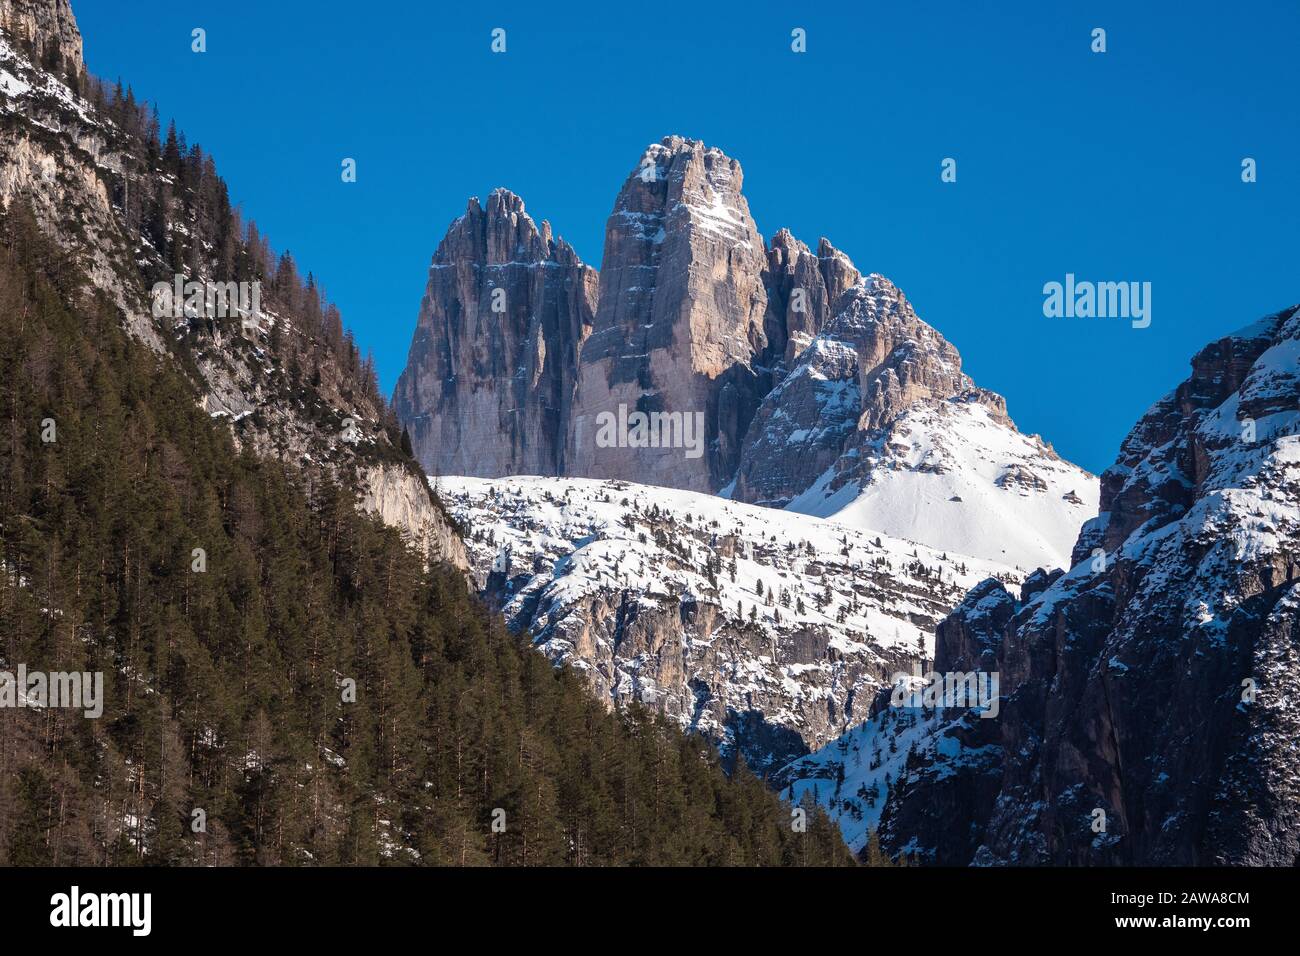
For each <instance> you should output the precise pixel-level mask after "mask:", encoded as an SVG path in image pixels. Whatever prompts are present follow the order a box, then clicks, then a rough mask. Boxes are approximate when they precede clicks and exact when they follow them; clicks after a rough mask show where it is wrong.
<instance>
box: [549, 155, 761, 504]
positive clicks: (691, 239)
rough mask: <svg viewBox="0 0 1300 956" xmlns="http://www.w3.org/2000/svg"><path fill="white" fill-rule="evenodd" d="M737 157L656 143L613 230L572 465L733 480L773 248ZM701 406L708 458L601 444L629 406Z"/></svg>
mask: <svg viewBox="0 0 1300 956" xmlns="http://www.w3.org/2000/svg"><path fill="white" fill-rule="evenodd" d="M742 180H743V175H742V172H741V168H740V164H739V163H738V162H736V161H735V160H734V159H731V158H730V157H728V156H727V155H725V154H724V153H723V152H722V151H721V150H719V149H716V148H710V147H706V146H705V145H704V144H703V143H701V142H699V141H696V140H689V139H683V138H682V137H679V136H670V137H667V138H665V139H664V140H663V142H662V143H657V144H654V145H652V146H650V147H649V148H648V149H647V150H646V151H645V153H644V155H643V156H642V157H641V161H640V162H639V163H638V165H637V167H636V168H635V169H634V170H632V172H631V173H630V174H629V176H628V178H627V181H626V182H625V183H624V185H623V189H622V191H621V192H620V193H619V196H618V200H617V202H616V203H615V205H614V211H613V213H612V214H611V215H610V217H609V221H608V224H607V226H606V232H605V253H604V261H603V263H602V267H601V280H600V301H599V305H598V307H597V310H596V318H595V323H594V325H593V328H592V333H591V336H590V337H589V338H588V339H587V341H586V343H585V344H584V345H583V349H582V357H581V361H580V363H579V370H578V388H577V393H576V398H575V410H574V417H573V428H572V431H571V436H570V439H571V444H570V453H569V469H568V470H569V473H570V474H573V475H582V476H585V477H593V478H618V479H625V480H636V481H642V482H647V483H650V484H658V485H665V486H669V487H674V488H685V489H689V490H694V491H710V492H712V491H717V490H719V489H720V488H722V487H723V486H724V485H725V484H727V483H728V482H729V481H730V480H731V475H732V473H733V472H734V471H735V467H736V463H737V461H738V460H739V455H740V440H741V437H742V436H743V435H744V433H745V430H746V428H748V426H749V421H750V419H751V418H752V417H753V413H754V411H755V409H757V407H758V403H759V401H760V400H761V398H762V396H763V394H764V393H765V392H766V391H767V390H768V388H770V387H771V380H770V377H769V376H767V375H765V373H764V371H763V370H762V369H760V368H758V367H756V365H755V361H754V359H755V356H756V355H758V354H759V353H761V352H763V351H764V350H765V349H766V348H767V339H766V334H765V331H764V320H765V314H766V311H767V292H766V289H765V288H764V272H765V269H766V265H767V251H766V249H765V248H764V244H763V240H762V238H761V237H760V236H759V233H758V229H757V227H756V226H755V225H754V220H753V217H752V216H750V214H749V205H748V203H747V202H746V201H745V197H744V196H743V195H742V194H741V184H742ZM620 406H623V407H624V408H626V409H628V410H629V411H632V412H635V411H641V412H646V413H653V412H665V413H681V414H682V415H686V416H699V418H698V419H696V418H694V417H693V418H692V421H695V420H700V421H702V422H703V426H704V442H703V449H702V452H701V453H699V454H698V457H692V456H688V455H687V454H686V453H685V452H686V449H684V448H682V447H660V448H645V447H630V446H628V445H624V444H623V443H621V442H618V443H613V444H612V447H602V445H610V444H611V443H609V442H604V443H602V442H600V441H598V439H599V437H600V433H599V430H598V429H599V418H600V416H601V415H602V414H603V413H609V414H610V415H617V414H618V410H619V407H620Z"/></svg>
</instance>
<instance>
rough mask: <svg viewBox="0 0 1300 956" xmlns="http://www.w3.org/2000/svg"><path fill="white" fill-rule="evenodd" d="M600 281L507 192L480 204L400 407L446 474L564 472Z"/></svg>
mask: <svg viewBox="0 0 1300 956" xmlns="http://www.w3.org/2000/svg"><path fill="white" fill-rule="evenodd" d="M596 284H597V277H596V272H595V270H594V269H591V268H589V267H588V266H586V265H584V264H583V263H582V261H581V260H580V259H579V258H578V256H577V254H576V253H575V252H574V250H573V248H572V247H571V246H569V245H568V243H566V242H564V241H563V240H555V239H552V238H551V227H550V224H549V223H546V222H543V223H542V224H541V227H540V228H539V227H538V226H537V225H536V223H534V221H533V219H532V218H531V217H530V216H529V215H528V214H527V213H526V212H525V211H524V203H523V200H521V199H520V198H519V197H518V196H516V195H514V194H513V193H511V192H509V191H508V190H504V189H498V190H496V191H495V192H493V193H492V195H491V196H489V197H488V201H487V206H486V208H484V207H483V206H481V205H480V204H479V201H478V199H477V198H474V199H471V200H470V202H469V206H468V208H467V209H466V210H465V214H464V215H463V216H461V217H460V218H459V219H457V220H456V221H455V222H454V223H452V225H451V228H450V229H449V230H448V232H447V235H446V237H445V238H444V239H443V240H442V242H441V243H440V244H439V246H438V250H437V252H436V253H435V254H434V257H433V263H432V265H431V266H430V267H429V280H428V284H427V286H426V288H425V294H424V299H423V301H422V302H421V305H420V315H419V320H418V323H417V326H416V330H415V337H414V339H413V341H412V342H411V349H410V354H409V357H408V359H407V365H406V369H405V370H404V371H403V372H402V376H401V378H400V379H399V380H398V383H397V388H396V390H395V393H394V397H393V401H394V405H395V407H396V411H397V415H398V417H399V419H400V420H401V421H402V423H403V424H404V425H405V426H406V428H407V430H408V431H409V433H410V436H411V442H412V447H413V449H414V451H415V455H416V457H417V458H418V459H419V461H420V462H421V463H422V464H423V465H424V467H425V468H426V469H428V470H429V471H431V472H434V473H436V474H456V475H475V476H479V477H500V476H503V475H516V474H536V475H556V474H562V473H563V472H564V468H565V463H564V453H565V446H566V436H567V431H568V422H569V411H570V409H569V406H570V401H571V398H572V392H573V384H574V378H575V374H576V368H577V360H578V350H579V348H580V346H581V344H582V341H583V338H584V337H585V336H586V334H587V331H588V329H589V328H590V325H591V321H592V313H593V311H594V308H595V302H596Z"/></svg>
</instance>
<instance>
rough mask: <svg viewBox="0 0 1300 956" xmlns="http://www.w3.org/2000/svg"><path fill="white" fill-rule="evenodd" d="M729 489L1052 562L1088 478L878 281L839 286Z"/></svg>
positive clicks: (1028, 564) (998, 556)
mask: <svg viewBox="0 0 1300 956" xmlns="http://www.w3.org/2000/svg"><path fill="white" fill-rule="evenodd" d="M731 494H732V495H733V496H734V497H737V498H739V499H741V500H745V501H752V502H756V503H758V504H766V505H771V506H774V507H785V508H789V509H791V510H793V511H800V512H804V513H807V514H814V515H818V516H821V517H827V518H834V519H836V520H837V521H840V522H842V523H846V524H852V525H856V526H858V527H863V528H868V529H872V530H877V531H881V532H884V533H886V534H892V535H898V536H902V537H907V538H911V539H914V540H917V541H922V542H924V543H926V544H929V545H930V546H932V547H936V548H940V549H948V550H952V551H958V552H961V553H963V554H973V555H979V556H981V557H984V558H987V559H989V560H993V561H1000V562H1003V563H1008V564H1013V565H1016V566H1018V567H1020V568H1022V569H1023V570H1024V571H1025V572H1026V573H1027V572H1029V571H1032V570H1033V569H1035V568H1038V567H1041V566H1046V567H1055V566H1058V565H1061V564H1064V563H1065V561H1066V559H1067V558H1068V556H1069V550H1070V545H1071V543H1072V542H1073V540H1074V536H1075V534H1076V532H1077V531H1078V528H1079V525H1081V524H1082V523H1083V522H1084V521H1086V520H1088V519H1089V518H1091V517H1092V516H1093V515H1095V514H1096V513H1097V496H1098V488H1097V479H1096V478H1095V477H1094V476H1092V475H1090V474H1088V473H1087V472H1086V471H1084V470H1083V469H1081V468H1078V467H1076V466H1075V465H1072V464H1070V463H1069V462H1067V461H1064V460H1062V459H1061V458H1060V457H1059V456H1058V455H1057V454H1056V452H1055V451H1053V450H1052V448H1051V446H1049V445H1047V444H1046V443H1044V442H1043V441H1042V439H1040V438H1039V437H1038V436H1036V435H1024V434H1022V433H1021V432H1020V431H1018V430H1017V429H1016V426H1015V424H1014V423H1013V422H1012V421H1011V419H1010V417H1009V416H1008V415H1007V411H1006V402H1005V401H1004V400H1003V399H1002V397H1001V396H1000V395H997V394H995V393H993V392H990V391H988V390H986V389H981V388H979V387H978V386H976V385H975V383H974V382H972V381H971V379H970V377H969V376H967V375H965V374H964V373H963V372H962V369H961V356H960V355H959V354H958V352H957V350H956V348H954V347H953V346H952V344H951V343H949V342H948V341H947V340H946V339H944V338H943V336H942V335H940V334H939V333H938V332H937V331H936V330H935V329H934V328H932V327H931V326H929V325H927V324H926V323H925V322H923V321H921V319H920V318H919V317H918V316H917V315H916V312H915V311H914V310H913V308H912V306H911V304H910V303H909V302H908V301H907V298H906V297H905V296H904V295H903V293H902V292H901V291H900V290H899V289H898V288H897V287H896V286H894V284H893V283H891V282H890V281H889V280H888V279H886V278H884V277H883V276H879V275H870V276H867V277H866V278H865V279H864V280H862V281H860V282H858V283H857V284H856V285H854V286H852V287H851V288H849V289H848V290H847V291H846V292H845V293H844V294H843V295H842V296H841V297H840V299H839V301H838V302H837V304H836V306H835V315H834V318H833V319H832V320H831V321H830V323H829V324H828V325H827V326H826V328H825V329H824V330H823V331H822V332H821V333H820V334H819V335H818V336H817V337H816V338H815V339H813V341H812V342H811V343H810V344H809V346H808V347H807V348H806V349H804V350H803V352H802V353H800V354H799V356H798V357H797V359H796V361H795V364H794V367H793V368H792V369H791V371H790V372H789V374H788V375H786V377H785V378H784V379H783V380H782V381H781V382H780V384H778V385H777V386H776V388H774V389H773V390H772V391H771V392H770V393H769V394H768V395H767V397H766V398H765V399H764V400H763V404H762V406H761V407H760V408H759V410H758V413H757V414H756V415H755V417H754V422H753V424H752V425H751V426H750V429H749V434H748V436H747V437H746V439H745V447H744V450H743V452H742V456H741V463H740V467H739V470H738V472H737V477H736V481H735V483H734V485H733V487H732V488H731Z"/></svg>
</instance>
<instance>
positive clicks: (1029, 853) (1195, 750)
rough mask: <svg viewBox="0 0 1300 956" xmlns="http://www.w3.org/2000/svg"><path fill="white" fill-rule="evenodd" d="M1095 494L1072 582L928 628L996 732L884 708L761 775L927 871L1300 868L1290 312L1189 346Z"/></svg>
mask: <svg viewBox="0 0 1300 956" xmlns="http://www.w3.org/2000/svg"><path fill="white" fill-rule="evenodd" d="M1101 504H1102V511H1101V514H1100V516H1099V517H1098V518H1096V519H1095V520H1093V521H1090V522H1089V523H1088V524H1087V525H1085V526H1084V528H1083V529H1082V531H1081V532H1080V535H1079V538H1078V541H1077V543H1076V546H1075V549H1074V554H1073V557H1072V562H1071V564H1072V566H1071V568H1070V570H1068V571H1065V572H1061V571H1056V572H1053V573H1052V574H1038V575H1034V576H1033V577H1031V579H1030V580H1028V581H1027V582H1026V583H1025V586H1024V587H1023V589H1022V590H1021V592H1020V593H1019V594H1018V595H1013V594H1012V593H1010V592H1009V591H1008V590H1007V589H1006V588H1005V587H1004V586H1003V585H1002V584H1001V583H1000V582H995V581H988V582H984V583H983V584H981V585H980V586H979V587H978V588H976V589H975V590H974V591H972V592H971V593H970V594H969V595H967V596H966V598H965V599H964V600H963V602H962V604H961V605H960V607H959V608H958V609H957V610H956V611H955V612H954V613H953V614H952V615H951V616H950V617H948V618H947V619H946V620H944V621H943V622H942V623H941V624H940V625H939V627H938V629H937V634H936V653H935V657H936V661H935V670H936V671H939V672H949V671H951V672H969V671H977V670H978V671H993V672H997V673H999V675H1000V707H999V713H998V716H997V719H984V718H982V717H978V716H975V715H974V714H973V712H971V711H953V710H948V711H944V712H943V713H942V714H941V715H938V716H936V715H935V714H934V713H933V712H931V713H930V714H928V717H929V719H928V720H925V721H918V722H916V723H915V724H912V723H911V722H910V718H908V717H907V716H906V714H905V713H903V712H900V713H898V714H895V715H894V716H892V717H887V718H885V719H884V720H883V721H880V720H877V721H876V722H875V723H873V724H868V725H865V726H864V727H862V728H860V729H858V730H855V731H853V732H852V733H851V734H850V735H849V736H848V737H846V738H845V741H846V743H845V747H844V752H843V753H841V752H840V747H839V744H837V743H833V744H831V745H830V746H829V747H827V748H824V749H823V750H822V751H821V752H819V753H817V754H815V755H812V756H810V757H807V758H804V759H802V760H799V761H797V762H796V763H795V764H793V765H792V766H790V767H787V768H784V769H783V770H782V771H781V772H779V773H778V774H777V775H776V779H778V780H780V781H781V782H783V783H784V784H785V785H786V786H791V785H793V788H794V792H795V793H796V794H802V793H804V792H805V791H810V790H811V786H812V785H813V784H814V783H815V784H816V785H817V787H818V790H817V797H818V799H819V801H820V802H821V803H823V805H826V806H828V807H830V808H831V809H832V812H834V813H836V814H838V815H839V816H840V818H841V825H842V827H843V828H844V829H845V832H846V834H848V835H849V836H850V837H851V838H853V839H861V838H862V834H863V826H864V824H863V820H866V821H868V823H869V822H870V818H871V815H872V814H874V815H875V819H876V820H878V824H879V832H880V836H881V841H882V844H883V845H884V847H885V849H886V850H887V851H889V852H893V853H899V852H906V853H909V854H911V855H913V856H914V857H916V858H917V859H919V860H922V861H927V862H935V863H942V864H959V865H960V864H966V863H976V864H1044V863H1049V864H1088V865H1115V864H1148V865H1152V864H1154V865H1167V864H1183V865H1186V864H1197V865H1203V864H1217V865H1222V864H1236V865H1241V864H1249V865H1292V864H1294V863H1295V861H1296V860H1297V859H1300V810H1297V807H1300V784H1297V780H1300V761H1298V760H1297V757H1296V752H1295V742H1296V740H1297V739H1300V707H1298V706H1297V704H1296V701H1297V699H1300V658H1298V657H1297V648H1300V309H1294V308H1293V309H1288V310H1285V311H1283V312H1280V313H1278V314H1276V315H1273V316H1270V317H1268V318H1266V319H1264V320H1262V321H1260V322H1257V323H1255V324H1254V325H1252V326H1250V327H1249V328H1247V329H1244V330H1242V331H1241V332H1238V333H1236V334H1234V335H1230V336H1227V337H1225V338H1223V339H1221V340H1219V341H1217V342H1213V343H1211V344H1210V345H1208V346H1207V347H1206V348H1204V349H1202V350H1201V352H1200V353H1198V354H1197V355H1196V356H1195V357H1194V358H1193V360H1192V374H1191V376H1190V377H1189V378H1188V379H1187V380H1186V381H1185V382H1184V383H1183V384H1182V385H1180V386H1179V387H1178V388H1177V389H1176V390H1175V391H1174V392H1172V393H1171V394H1169V395H1167V396H1165V397H1164V398H1162V399H1161V400H1160V401H1158V402H1157V403H1156V404H1155V405H1154V406H1153V407H1152V408H1151V409H1150V410H1149V411H1148V412H1147V413H1146V415H1144V416H1143V418H1142V419H1141V420H1140V421H1139V422H1138V424H1137V425H1136V426H1135V427H1134V429H1133V431H1132V432H1131V433H1130V434H1129V436H1128V438H1127V439H1126V440H1125V441H1124V443H1123V445H1122V447H1121V450H1120V454H1119V457H1118V459H1117V460H1116V462H1115V464H1114V465H1113V466H1112V467H1111V468H1110V469H1108V470H1107V471H1106V473H1105V474H1104V475H1103V476H1102V500H1101ZM900 725H901V726H902V727H903V728H904V729H905V731H906V733H903V732H901V731H900V729H899V728H900ZM891 741H893V743H892V746H891ZM855 747H856V752H855ZM882 748H883V749H884V750H885V751H886V752H889V753H890V754H891V756H892V755H894V754H895V752H896V751H903V752H907V751H910V756H908V757H907V759H906V761H905V763H904V764H903V765H901V766H900V765H899V763H898V762H897V760H895V761H894V763H893V764H891V765H890V766H888V767H885V768H883V769H884V770H885V772H887V773H889V774H890V780H889V781H884V780H883V778H881V777H880V774H879V769H880V768H877V769H874V770H869V771H864V770H862V769H861V768H860V767H859V765H858V762H857V754H858V753H861V752H864V751H867V752H872V753H874V752H875V751H876V750H879V749H882ZM841 775H842V776H843V783H842V784H840V783H839V780H840V777H841ZM824 781H833V782H834V784H833V785H832V786H827V785H826V783H824ZM872 784H879V785H880V792H881V799H877V800H876V805H875V806H874V807H864V806H863V805H862V804H861V798H860V797H858V796H857V793H858V789H859V787H863V786H865V789H866V790H867V792H871V788H872ZM886 784H887V786H886ZM886 791H887V792H886ZM845 794H847V795H848V796H847V797H846V796H845ZM859 816H861V819H859Z"/></svg>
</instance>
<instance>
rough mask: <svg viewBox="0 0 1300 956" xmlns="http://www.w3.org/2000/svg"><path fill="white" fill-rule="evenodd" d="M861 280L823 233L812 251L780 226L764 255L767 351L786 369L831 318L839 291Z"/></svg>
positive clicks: (841, 292)
mask: <svg viewBox="0 0 1300 956" xmlns="http://www.w3.org/2000/svg"><path fill="white" fill-rule="evenodd" d="M861 278H862V273H860V272H858V270H857V268H855V267H854V265H853V263H852V262H851V261H850V260H849V257H848V256H846V255H845V254H844V253H842V252H840V251H839V250H838V249H836V248H835V247H834V246H832V245H831V243H830V240H828V239H826V238H825V237H823V238H822V240H821V242H819V243H818V245H817V253H816V255H814V254H813V253H812V252H811V251H810V250H809V249H808V247H807V246H806V245H804V244H803V243H802V242H800V241H799V240H798V239H796V238H795V237H794V235H793V234H792V233H791V232H790V230H789V229H782V230H781V231H780V232H778V233H777V234H776V235H775V236H773V237H772V245H771V247H770V248H769V249H768V253H767V277H766V284H767V298H768V310H767V314H768V321H767V324H766V331H767V341H768V351H769V355H770V356H771V358H772V359H773V360H775V361H777V362H780V363H782V364H783V365H784V367H785V368H789V367H791V366H792V365H793V363H794V360H795V358H796V357H797V356H798V355H799V353H800V352H802V351H803V350H804V349H805V348H807V347H808V344H809V343H810V342H811V341H812V340H813V338H814V337H815V336H816V335H817V333H818V332H820V331H821V330H822V329H824V328H825V327H826V325H827V323H828V322H829V321H830V320H831V315H832V309H833V307H834V305H835V303H836V301H837V300H838V299H839V297H840V296H841V295H843V294H844V292H845V290H847V289H848V288H849V287H850V286H852V285H854V284H856V283H857V282H858V280H860V279H861Z"/></svg>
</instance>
